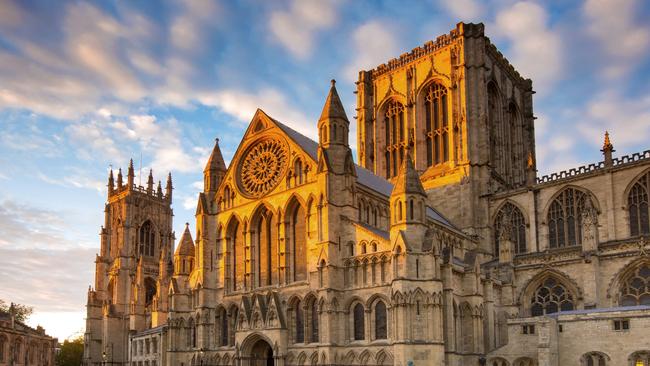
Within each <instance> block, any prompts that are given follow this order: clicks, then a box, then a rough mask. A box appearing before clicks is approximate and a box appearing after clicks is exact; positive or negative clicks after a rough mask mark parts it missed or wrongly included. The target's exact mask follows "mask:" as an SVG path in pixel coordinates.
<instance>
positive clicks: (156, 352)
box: [129, 325, 167, 366]
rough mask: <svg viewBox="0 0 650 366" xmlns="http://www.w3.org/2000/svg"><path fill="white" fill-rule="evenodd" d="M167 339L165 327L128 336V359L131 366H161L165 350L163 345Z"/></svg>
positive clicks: (163, 361) (164, 358) (161, 326)
mask: <svg viewBox="0 0 650 366" xmlns="http://www.w3.org/2000/svg"><path fill="white" fill-rule="evenodd" d="M166 339H167V326H166V325H160V326H157V327H155V328H150V329H146V330H143V331H142V332H138V333H133V334H131V335H129V355H130V356H129V359H130V360H131V363H130V364H131V366H163V365H165V361H166V359H167V358H166V357H165V356H166V353H165V351H166V350H167V347H166V345H165V344H164V342H165V340H166Z"/></svg>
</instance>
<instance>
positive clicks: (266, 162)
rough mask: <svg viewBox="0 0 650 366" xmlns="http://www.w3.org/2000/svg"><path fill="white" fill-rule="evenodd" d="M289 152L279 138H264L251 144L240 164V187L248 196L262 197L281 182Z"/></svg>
mask: <svg viewBox="0 0 650 366" xmlns="http://www.w3.org/2000/svg"><path fill="white" fill-rule="evenodd" d="M287 160H288V154H287V149H286V147H285V146H284V144H283V143H281V142H280V141H278V140H273V139H268V140H262V141H260V142H257V143H255V144H254V145H253V146H251V147H250V148H249V149H248V150H247V151H246V153H245V154H244V157H243V159H242V162H241V164H240V166H239V176H240V182H239V183H240V188H241V190H242V192H243V193H244V194H246V195H248V196H252V197H261V196H263V195H265V194H267V193H268V192H270V191H271V190H272V189H273V188H275V186H276V185H277V184H278V182H280V180H281V178H282V176H283V175H284V171H285V169H286V166H287Z"/></svg>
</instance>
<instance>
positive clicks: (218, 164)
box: [204, 139, 226, 172]
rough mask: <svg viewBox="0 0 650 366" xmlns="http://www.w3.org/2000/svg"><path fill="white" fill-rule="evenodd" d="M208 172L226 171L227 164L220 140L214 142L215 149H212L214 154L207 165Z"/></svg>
mask: <svg viewBox="0 0 650 366" xmlns="http://www.w3.org/2000/svg"><path fill="white" fill-rule="evenodd" d="M208 170H220V171H224V172H225V171H226V163H225V162H224V160H223V155H222V154H221V148H219V139H216V140H215V142H214V148H213V149H212V154H210V158H209V159H208V162H207V163H206V164H205V169H204V171H208Z"/></svg>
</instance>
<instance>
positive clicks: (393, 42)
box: [343, 20, 399, 81]
mask: <svg viewBox="0 0 650 366" xmlns="http://www.w3.org/2000/svg"><path fill="white" fill-rule="evenodd" d="M350 49H352V50H355V51H356V52H355V53H354V54H355V57H354V59H352V60H351V61H350V62H349V63H348V64H347V66H345V68H344V69H343V75H344V76H345V79H346V80H347V81H355V80H357V78H358V77H359V71H360V70H369V69H372V68H374V67H376V66H378V65H380V64H382V63H384V62H387V61H388V60H389V59H391V58H393V57H395V56H396V55H398V54H399V47H398V40H397V38H396V37H395V30H394V29H393V28H392V27H391V26H390V25H388V24H387V23H385V22H383V21H381V20H372V21H369V22H367V23H365V24H363V25H361V26H359V27H358V28H357V29H355V30H354V32H353V33H352V45H350Z"/></svg>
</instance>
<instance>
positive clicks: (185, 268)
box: [174, 223, 195, 276]
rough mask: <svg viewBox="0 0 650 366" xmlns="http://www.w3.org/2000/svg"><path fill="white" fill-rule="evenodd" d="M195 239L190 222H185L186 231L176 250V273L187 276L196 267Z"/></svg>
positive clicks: (176, 274)
mask: <svg viewBox="0 0 650 366" xmlns="http://www.w3.org/2000/svg"><path fill="white" fill-rule="evenodd" d="M194 250H195V249H194V240H193V239H192V233H190V224H189V223H185V231H183V235H182V236H181V240H180V241H179V243H178V247H177V248H176V251H175V252H174V275H175V276H178V275H180V276H187V275H189V274H190V272H192V269H194Z"/></svg>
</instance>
